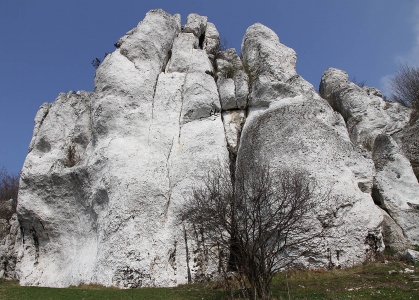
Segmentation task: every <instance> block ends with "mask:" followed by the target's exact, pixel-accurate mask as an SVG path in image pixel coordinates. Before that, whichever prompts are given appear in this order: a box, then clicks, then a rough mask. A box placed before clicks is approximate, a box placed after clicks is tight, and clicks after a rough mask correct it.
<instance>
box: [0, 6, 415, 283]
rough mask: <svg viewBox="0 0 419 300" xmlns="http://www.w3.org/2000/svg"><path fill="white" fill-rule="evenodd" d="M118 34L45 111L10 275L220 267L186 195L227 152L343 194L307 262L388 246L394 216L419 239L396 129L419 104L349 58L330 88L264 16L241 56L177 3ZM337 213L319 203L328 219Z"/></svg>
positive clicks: (186, 272)
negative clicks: (78, 88) (387, 91)
mask: <svg viewBox="0 0 419 300" xmlns="http://www.w3.org/2000/svg"><path fill="white" fill-rule="evenodd" d="M115 46H116V48H117V49H116V50H115V51H114V52H113V53H111V54H109V55H107V56H106V58H105V59H104V61H103V62H102V63H101V65H100V66H99V68H98V69H97V71H96V74H95V81H94V84H95V90H94V92H93V93H88V92H77V93H73V92H70V93H67V94H60V95H59V96H58V98H57V99H56V100H55V101H54V102H53V103H52V104H48V103H45V104H43V105H42V106H41V107H40V109H39V111H38V113H37V115H36V117H35V126H34V132H33V138H32V141H31V142H30V146H29V153H28V155H27V157H26V160H25V164H24V167H23V169H22V173H21V181H20V190H19V200H18V207H17V214H14V215H13V216H12V217H11V218H10V219H9V220H7V221H5V222H3V221H1V222H2V223H1V224H3V227H4V228H6V227H5V226H7V228H6V229H5V230H3V231H2V240H1V244H0V256H1V257H2V261H5V259H4V257H6V261H8V262H12V263H10V264H8V266H9V267H6V268H5V267H3V266H0V268H2V269H3V273H2V274H3V275H5V276H7V277H11V278H15V279H19V280H20V283H21V284H22V285H40V286H53V287H65V286H69V285H78V284H82V283H85V284H89V283H95V284H102V285H106V286H118V287H123V288H136V287H144V286H175V285H178V284H184V283H188V282H192V281H198V280H205V279H214V278H217V276H218V275H219V273H218V265H217V262H216V261H213V260H212V259H211V257H209V254H208V253H206V252H205V251H203V250H202V249H203V248H202V243H204V242H205V241H203V240H202V238H201V237H200V235H199V230H197V229H196V228H194V226H192V225H191V224H183V223H182V222H180V220H179V218H178V211H179V209H180V208H181V207H182V205H183V203H184V202H185V200H186V199H187V197H189V196H190V195H191V191H192V189H193V187H194V186H195V185H197V184H199V183H200V178H202V177H204V176H205V175H206V174H207V173H208V172H209V171H210V170H212V169H213V168H214V166H219V165H221V167H222V168H228V169H229V170H230V171H231V172H234V170H235V168H236V167H238V166H242V165H245V164H247V163H249V159H254V160H259V159H263V160H265V161H266V162H268V163H269V164H270V165H271V166H272V167H274V168H279V169H297V170H302V171H304V172H306V173H307V174H309V177H310V178H311V179H312V180H313V181H315V182H317V184H318V187H319V189H320V190H322V191H323V192H327V193H328V195H329V196H328V198H329V200H330V203H329V204H330V206H329V207H327V208H324V209H331V210H332V211H333V212H334V213H335V215H334V218H335V227H333V228H332V230H331V232H330V235H329V236H328V237H327V238H326V239H324V240H322V241H321V243H319V245H318V247H317V248H316V249H315V251H314V252H313V253H310V254H307V255H306V256H304V257H302V258H301V260H300V261H299V262H298V266H303V267H311V268H323V267H333V266H342V267H345V266H350V265H352V264H354V263H362V262H363V261H365V260H367V259H369V258H371V257H373V256H374V255H375V254H376V253H378V252H380V251H382V250H383V248H384V245H383V237H382V232H384V233H386V232H391V234H388V236H387V237H388V238H389V237H392V238H393V239H390V240H392V241H395V242H391V243H392V244H393V245H396V244H397V245H399V246H400V245H401V246H400V247H399V249H402V248H403V247H404V245H405V244H404V243H405V241H407V240H408V241H407V242H406V243H412V242H416V241H417V236H416V235H417V231H416V229H415V228H414V224H415V222H417V221H416V219H415V218H416V215H415V212H414V209H417V208H416V206H415V205H416V204H417V202H416V200H415V199H416V198H415V197H416V194H417V192H418V186H417V185H418V183H417V181H415V177H414V176H413V177H412V174H413V171H412V169H411V167H410V169H409V166H410V163H409V160H408V159H406V157H405V156H404V155H403V154H402V152H401V150H399V148H397V147H396V146H397V145H396V144H395V143H394V141H393V140H391V138H389V136H390V135H394V134H395V133H396V132H398V131H400V132H401V130H404V129H403V128H405V126H406V124H407V122H408V116H409V113H410V112H409V109H406V108H403V107H401V106H399V105H397V104H392V103H386V102H384V101H383V100H382V99H381V98H380V92H379V91H378V90H376V89H373V88H366V89H361V88H359V87H356V86H354V85H353V84H351V83H349V82H348V80H347V76H346V75H345V73H344V72H343V71H339V70H336V69H330V70H328V71H326V73H325V74H324V75H323V78H322V84H321V88H320V91H321V93H322V96H323V97H324V98H325V99H327V100H328V101H326V100H324V99H323V98H321V97H320V96H319V95H318V94H317V92H316V91H315V89H314V88H313V86H312V85H311V84H310V83H308V82H307V81H305V80H304V79H303V78H302V77H301V76H299V75H298V74H297V72H296V68H295V67H296V53H295V52H294V50H292V49H291V48H289V47H287V46H285V45H283V44H281V43H280V41H279V38H278V36H277V35H276V34H275V33H274V32H273V31H272V30H270V29H269V28H267V27H265V26H264V25H262V24H259V23H258V24H254V25H252V26H250V27H249V28H248V30H247V31H246V34H245V36H244V38H243V42H242V49H241V57H239V56H238V55H237V53H236V51H235V50H234V49H227V50H225V49H221V48H222V47H220V35H219V33H218V31H217V29H216V27H215V25H214V24H212V23H210V22H208V20H207V17H203V16H199V15H197V14H191V15H189V16H188V17H187V20H186V24H184V25H182V24H181V18H180V16H179V15H174V16H172V15H170V14H168V13H166V12H164V11H162V10H152V11H150V12H148V13H147V15H146V16H145V18H144V20H143V21H141V22H140V23H139V24H138V26H137V27H135V28H134V29H132V30H130V31H128V32H127V33H126V34H125V35H124V36H123V37H122V38H120V39H119V40H118V42H117V43H116V44H115ZM331 95H332V96H331ZM331 99H332V100H333V101H332V100H331ZM348 131H349V132H348ZM381 135H384V140H386V141H388V145H390V146H391V147H390V146H389V147H390V148H391V149H392V150H391V151H390V152H388V151H387V150H386V149H387V148H388V147H387V146H382V143H379V142H378V141H379V139H378V138H377V136H381ZM404 136H407V133H406V135H403V136H402V137H400V138H399V139H401V140H403V137H404ZM386 145H387V144H386ZM404 145H405V144H404ZM390 148H388V149H390ZM401 148H402V149H403V151H405V150H404V149H405V148H403V147H401ZM393 150H394V151H393ZM386 151H387V152H388V153H387V152H386ZM396 173H397V174H400V178H398V179H397V180H393V181H392V176H394V174H396ZM231 176H232V179H233V178H234V174H231ZM387 182H389V183H388V184H387ZM399 189H407V190H408V191H409V192H408V193H407V194H406V195H410V196H411V197H412V199H407V198H406V197H403V195H401V193H403V192H404V190H403V191H400V193H399ZM377 191H378V194H379V195H380V197H381V198H380V199H382V201H381V202H380V203H378V202H379V201H378V200H377V199H378V198H377V197H375V196H374V195H375V194H374V193H376V192H377ZM371 195H373V196H374V200H376V201H375V202H377V203H374V200H373V197H372V196H371ZM410 196H409V197H410ZM398 197H399V198H398ZM413 198H415V199H413ZM376 204H378V205H379V206H381V207H382V208H383V209H386V211H387V212H388V215H386V213H382V210H381V209H380V208H379V206H377V205H376ZM406 205H408V206H409V207H410V208H408V207H405V206H406ZM322 213H323V212H322V211H313V218H316V219H317V220H319V222H318V226H322V224H321V222H320V217H319V216H320V215H322ZM383 219H384V221H385V222H384V223H383ZM386 220H387V221H386ZM416 224H417V223H416ZM382 228H384V229H382ZM386 228H387V229H388V228H390V229H388V230H387V229H386ZM387 237H385V238H384V241H386V238H387ZM388 238H387V240H389V239H388Z"/></svg>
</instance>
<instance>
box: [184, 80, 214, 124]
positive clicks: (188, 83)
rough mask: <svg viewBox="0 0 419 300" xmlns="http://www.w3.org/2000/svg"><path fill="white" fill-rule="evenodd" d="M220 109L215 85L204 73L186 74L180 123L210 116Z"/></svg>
mask: <svg viewBox="0 0 419 300" xmlns="http://www.w3.org/2000/svg"><path fill="white" fill-rule="evenodd" d="M220 111H221V106H220V99H219V96H218V92H217V86H216V84H215V81H214V79H213V78H212V76H210V75H208V74H205V73H192V74H187V75H186V78H185V85H184V87H183V105H182V113H181V115H180V117H181V123H182V124H184V123H187V122H190V121H193V120H199V119H202V118H207V117H211V116H212V115H214V114H215V113H219V112H220Z"/></svg>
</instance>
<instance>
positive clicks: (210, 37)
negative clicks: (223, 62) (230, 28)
mask: <svg viewBox="0 0 419 300" xmlns="http://www.w3.org/2000/svg"><path fill="white" fill-rule="evenodd" d="M219 48H220V34H219V33H218V30H217V28H216V27H215V25H214V24H213V23H211V22H207V28H206V30H205V39H204V43H203V47H202V49H204V50H205V51H206V52H207V54H213V53H214V52H215V51H217V50H219Z"/></svg>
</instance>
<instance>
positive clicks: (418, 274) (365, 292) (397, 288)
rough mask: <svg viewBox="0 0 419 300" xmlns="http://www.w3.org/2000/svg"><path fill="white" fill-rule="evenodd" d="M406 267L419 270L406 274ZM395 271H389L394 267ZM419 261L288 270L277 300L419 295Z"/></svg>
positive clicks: (88, 289) (8, 293)
mask: <svg viewBox="0 0 419 300" xmlns="http://www.w3.org/2000/svg"><path fill="white" fill-rule="evenodd" d="M406 268H409V269H410V270H414V273H404V272H403V273H402V272H400V271H404V270H405V269H406ZM393 270H394V271H395V272H390V271H393ZM390 273H391V274H390ZM220 286H221V284H219V283H213V282H208V283H199V284H191V285H182V286H178V287H175V288H142V289H130V290H120V289H116V288H105V287H102V286H97V285H83V286H79V287H70V288H66V289H55V288H43V287H21V286H19V283H17V282H14V281H7V280H3V279H0V299H19V300H25V299H31V300H32V299H33V300H36V299H46V300H49V299H51V300H55V299H60V300H66V299H68V300H70V299H78V300H82V299H84V300H91V299H124V300H125V299H127V300H129V299H191V300H192V299H199V300H201V299H223V296H224V292H223V291H222V289H220ZM418 290H419V265H418V264H416V265H412V264H411V263H406V262H403V261H397V260H394V261H390V262H388V263H383V262H374V263H369V264H364V265H362V266H356V267H353V268H349V269H343V270H340V269H336V270H331V271H326V270H317V271H313V270H309V271H294V270H293V271H289V272H287V273H281V274H278V275H277V276H276V277H275V278H274V280H273V282H272V294H273V298H274V299H277V300H279V299H418V298H419V291H418Z"/></svg>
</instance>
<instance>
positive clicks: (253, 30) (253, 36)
mask: <svg viewBox="0 0 419 300" xmlns="http://www.w3.org/2000/svg"><path fill="white" fill-rule="evenodd" d="M241 48H242V53H243V63H244V64H245V65H246V66H248V68H249V69H250V71H251V73H252V75H253V76H256V77H258V79H260V80H261V81H262V82H267V81H268V79H270V80H274V81H286V80H287V79H289V78H291V77H292V76H294V75H296V74H297V72H296V70H295V65H296V62H297V54H296V53H295V51H294V50H293V49H291V48H289V47H287V46H285V45H283V44H281V43H280V42H279V38H278V36H277V35H276V33H275V32H273V31H272V30H271V29H269V28H268V27H266V26H264V25H262V24H260V23H256V24H254V25H252V26H250V27H249V28H248V29H247V30H246V34H245V35H244V37H243V41H242V46H241Z"/></svg>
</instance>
